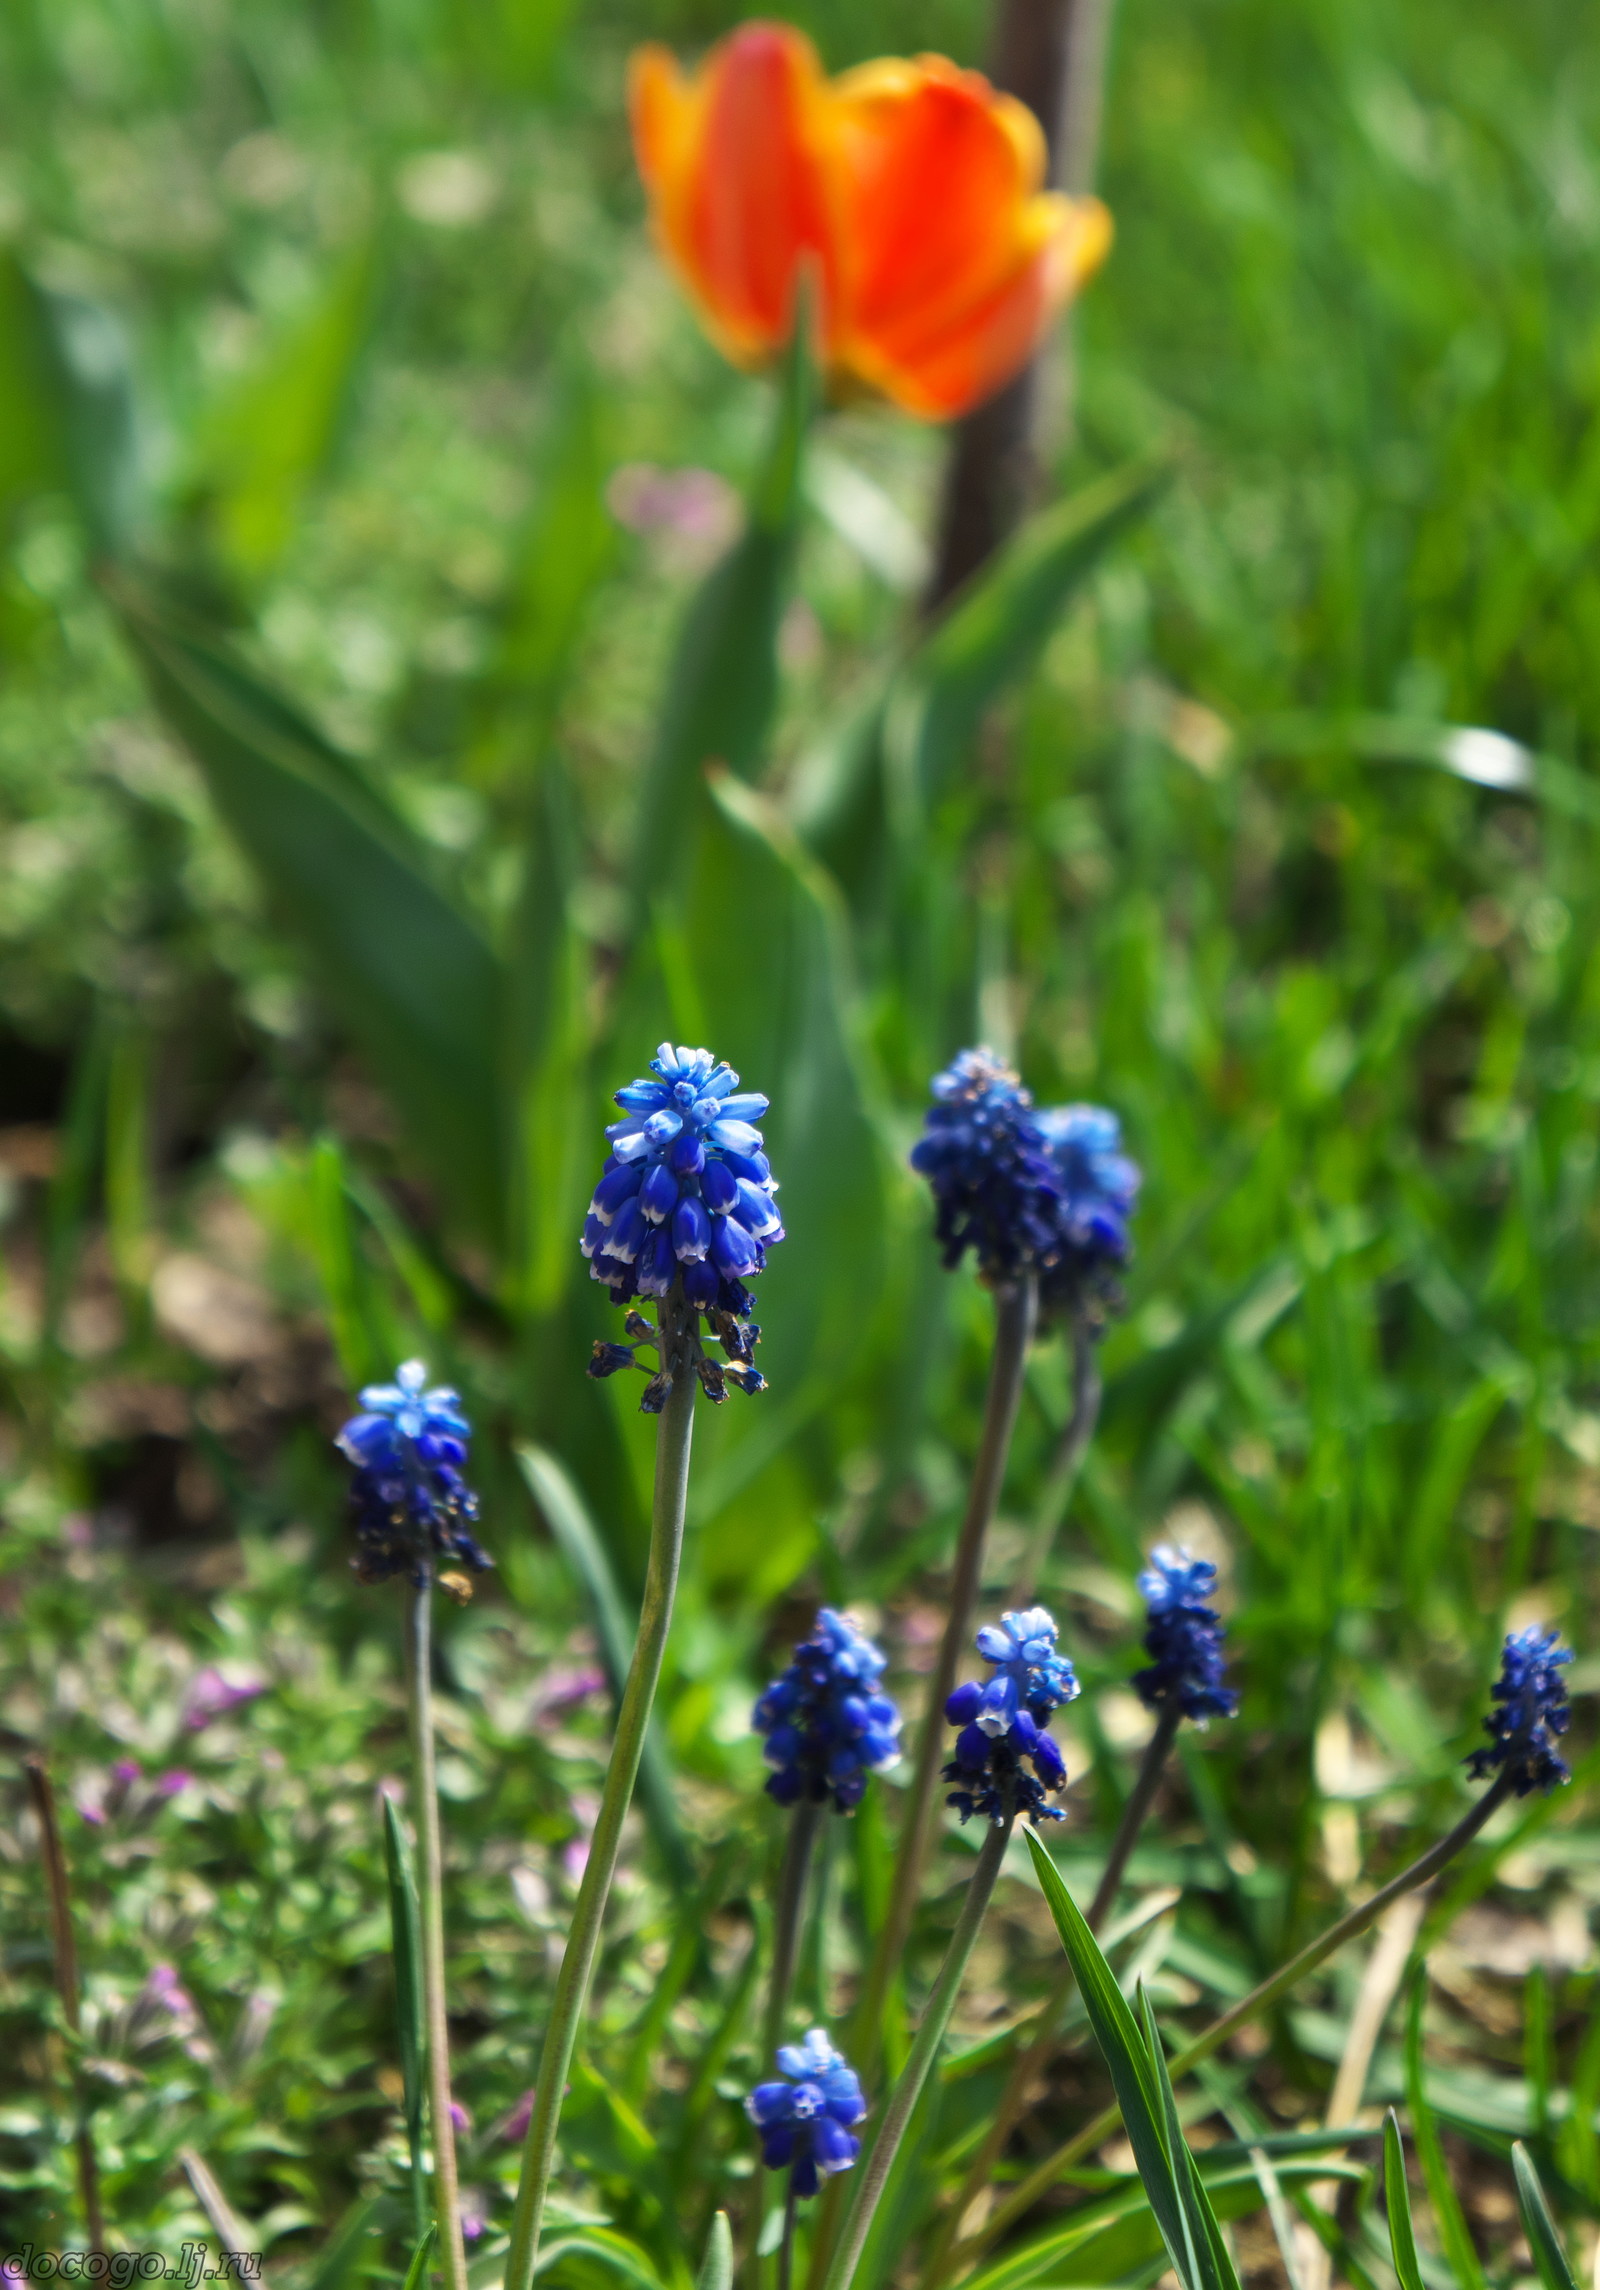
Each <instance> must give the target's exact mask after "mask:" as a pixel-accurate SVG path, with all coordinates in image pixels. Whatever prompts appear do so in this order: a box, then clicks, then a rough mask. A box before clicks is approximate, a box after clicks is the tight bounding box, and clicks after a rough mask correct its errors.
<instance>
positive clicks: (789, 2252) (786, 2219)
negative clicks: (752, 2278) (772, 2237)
mask: <svg viewBox="0 0 1600 2290" xmlns="http://www.w3.org/2000/svg"><path fill="white" fill-rule="evenodd" d="M757 2207H758V2208H759V2205H758V2206H757ZM795 2207H796V2198H795V2191H794V2173H793V2171H791V2172H790V2173H789V2189H788V2192H787V2194H786V2195H785V2196H784V2198H783V2240H782V2241H781V2242H780V2243H779V2245H778V2290H790V2285H791V2284H792V2282H793V2280H794V2220H795Z"/></svg>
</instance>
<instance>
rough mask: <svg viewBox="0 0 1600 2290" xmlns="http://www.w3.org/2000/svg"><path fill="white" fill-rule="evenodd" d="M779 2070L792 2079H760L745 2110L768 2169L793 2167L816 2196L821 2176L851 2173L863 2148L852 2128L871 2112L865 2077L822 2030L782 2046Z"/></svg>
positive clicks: (796, 2179)
mask: <svg viewBox="0 0 1600 2290" xmlns="http://www.w3.org/2000/svg"><path fill="white" fill-rule="evenodd" d="M778 2068H779V2072H780V2073H781V2074H783V2075H785V2076H787V2077H788V2079H789V2080H788V2081H787V2082H786V2083H758V2084H757V2085H756V2087H755V2089H754V2091H752V2092H751V2094H750V2096H749V2098H748V2099H746V2101H745V2103H744V2111H745V2113H746V2114H747V2115H748V2116H749V2118H750V2120H751V2122H752V2123H753V2124H755V2126H756V2128H757V2129H758V2130H759V2132H760V2133H761V2160H762V2161H763V2163H765V2164H766V2166H767V2168H768V2170H769V2171H781V2170H785V2169H787V2170H789V2171H790V2172H791V2173H792V2174H793V2179H792V2183H793V2186H794V2191H795V2193H796V2194H797V2195H814V2194H815V2193H816V2191H817V2183H818V2180H819V2179H825V2178H828V2177H830V2176H831V2175H832V2174H833V2172H835V2171H848V2170H849V2169H850V2167H851V2165H852V2164H853V2163H854V2161H855V2159H856V2157H857V2156H858V2155H859V2154H860V2152H861V2141H860V2140H859V2139H858V2138H857V2137H856V2136H855V2134H854V2132H853V2130H852V2129H851V2126H852V2125H853V2124H856V2123H859V2122H860V2121H861V2119H862V2117H863V2116H864V2115H865V2114H866V2112H867V2103H866V2100H865V2098H864V2097H863V2095H862V2090H861V2082H860V2078H859V2077H858V2076H857V2074H856V2072H855V2069H854V2068H853V2067H849V2066H847V2065H846V2063H845V2058H844V2054H843V2053H842V2052H837V2051H835V2050H834V2048H833V2046H832V2044H831V2043H829V2041H828V2039H827V2037H826V2035H824V2033H823V2031H822V2030H821V2028H813V2029H812V2030H811V2033H810V2034H809V2035H808V2036H807V2037H806V2040H805V2042H804V2043H799V2044H784V2045H782V2046H781V2047H780V2048H779V2051H778Z"/></svg>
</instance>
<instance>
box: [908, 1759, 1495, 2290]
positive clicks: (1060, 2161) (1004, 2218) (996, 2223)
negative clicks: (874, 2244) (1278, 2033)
mask: <svg viewBox="0 0 1600 2290" xmlns="http://www.w3.org/2000/svg"><path fill="white" fill-rule="evenodd" d="M1514 1786H1515V1777H1514V1775H1512V1774H1510V1773H1502V1774H1501V1775H1500V1777H1499V1778H1498V1780H1496V1781H1495V1782H1494V1784H1493V1786H1492V1787H1491V1788H1489V1789H1486V1790H1485V1791H1484V1793H1483V1795H1482V1796H1481V1797H1480V1798H1479V1800H1478V1802H1477V1804H1476V1805H1474V1806H1473V1808H1472V1810H1471V1812H1470V1813H1467V1814H1465V1815H1464V1816H1463V1817H1462V1819H1461V1820H1459V1821H1458V1822H1457V1823H1456V1825H1455V1827H1454V1828H1453V1829H1451V1830H1449V1831H1448V1832H1447V1834H1446V1835H1444V1836H1443V1837H1441V1838H1440V1839H1439V1842H1438V1843H1437V1844H1436V1845H1431V1846H1430V1847H1429V1848H1428V1850H1427V1852H1425V1853H1423V1854H1422V1855H1421V1857H1420V1858H1419V1859H1417V1860H1415V1861H1412V1862H1411V1863H1410V1865H1409V1866H1408V1867H1406V1868H1403V1869H1402V1870H1401V1871H1400V1874H1399V1875H1398V1876H1396V1877H1391V1878H1390V1880H1389V1882H1388V1883H1387V1884H1386V1885H1384V1886H1383V1887H1382V1888H1381V1890H1379V1891H1378V1892H1375V1893H1374V1894H1373V1895H1372V1897H1371V1899H1370V1900H1364V1901H1361V1902H1360V1903H1359V1904H1358V1905H1357V1906H1356V1907H1355V1908H1352V1909H1350V1910H1348V1911H1347V1912H1346V1914H1345V1915H1343V1916H1341V1917H1340V1918H1339V1919H1338V1921H1337V1922H1336V1923H1334V1924H1330V1925H1329V1926H1328V1928H1327V1930H1326V1931H1325V1932H1320V1933H1318V1935H1317V1936H1316V1938H1315V1939H1314V1940H1308V1941H1307V1942H1306V1944H1305V1946H1304V1948H1302V1949H1300V1950H1299V1951H1298V1953H1297V1954H1296V1955H1294V1956H1291V1957H1290V1959H1289V1961H1288V1963H1287V1964H1283V1965H1280V1966H1279V1968H1278V1970H1277V1971H1276V1972H1273V1973H1270V1974H1269V1975H1268V1977H1267V1978H1266V1979H1265V1980H1263V1981H1261V1982H1260V1983H1259V1985H1258V1986H1256V1987H1254V1988H1252V1989H1251V1991H1250V1993H1249V1995H1248V1996H1244V1997H1241V1999H1240V2000H1239V2002H1238V2003H1237V2004H1234V2005H1232V2006H1231V2007H1230V2009H1229V2010H1227V2011H1226V2012H1224V2013H1223V2015H1222V2017H1221V2018H1220V2019H1217V2020H1213V2021H1212V2023H1211V2025H1210V2027H1208V2028H1205V2029H1203V2030H1202V2031H1201V2033H1200V2034H1199V2035H1197V2036H1196V2037H1195V2039H1194V2041H1193V2042H1192V2043H1190V2044H1186V2045H1185V2046H1184V2048H1183V2050H1182V2051H1180V2052H1178V2053H1177V2054H1176V2055H1175V2056H1174V2058H1173V2059H1172V2061H1171V2062H1170V2066H1169V2073H1170V2074H1171V2077H1172V2080H1173V2082H1174V2083H1176V2082H1177V2080H1178V2078H1179V2077H1180V2076H1182V2075H1187V2074H1188V2072H1189V2070H1190V2069H1191V2068H1194V2067H1198V2066H1199V2064H1200V2062H1201V2061H1202V2060H1203V2059H1209V2058H1210V2057H1211V2054H1212V2053H1213V2052H1214V2051H1215V2050H1216V2049H1217V2047H1218V2046H1219V2045H1220V2044H1224V2043H1226V2042H1227V2040H1228V2038H1229V2036H1231V2035H1232V2034H1233V2033H1234V2032H1235V2030H1236V2029H1239V2028H1242V2027H1244V2026H1246V2025H1247V2024H1248V2022H1249V2021H1251V2020H1253V2019H1257V2018H1259V2016H1260V2015H1261V2013H1263V2012H1265V2011H1268V2010H1270V2009H1271V2007H1272V2006H1273V2005H1274V2004H1275V2003H1277V2002H1278V2001H1279V1999H1280V1997H1283V1996H1285V1995H1287V1994H1288V1992H1289V1990H1290V1989H1291V1988H1293V1987H1295V1986H1296V1985H1297V1984H1298V1983H1299V1982H1300V1981H1301V1980H1303V1979H1304V1978H1305V1976H1306V1974H1307V1973H1308V1972H1314V1971H1315V1970H1316V1968H1317V1966H1318V1965H1319V1964H1323V1963H1326V1961H1327V1959H1328V1958H1329V1957H1330V1956H1332V1955H1333V1954H1335V1952H1336V1951H1337V1950H1339V1949H1340V1948H1342V1947H1343V1946H1344V1945H1345V1943H1346V1941H1348V1940H1354V1939H1355V1938H1356V1936H1357V1934H1358V1933H1362V1932H1365V1931H1366V1929H1367V1927H1368V1925H1369V1924H1373V1923H1376V1921H1377V1919H1378V1918H1379V1917H1380V1916H1381V1915H1382V1914H1383V1912H1384V1910H1385V1909H1386V1908H1388V1907H1389V1905H1390V1904H1391V1902H1393V1901H1397V1900H1399V1899H1400V1898H1401V1897H1402V1895H1404V1894H1405V1893H1408V1892H1414V1891H1415V1890H1416V1888H1417V1887H1418V1886H1419V1885H1424V1884H1427V1883H1429V1882H1430V1881H1431V1879H1432V1878H1434V1877H1436V1876H1437V1875H1438V1874H1439V1871H1440V1870H1441V1869H1442V1868H1444V1867H1445V1866H1446V1865H1447V1864H1448V1863H1449V1862H1450V1861H1452V1860H1454V1858H1455V1856H1456V1854H1457V1853H1459V1852H1460V1851H1461V1850H1462V1849H1463V1847H1464V1846H1466V1845H1469V1844H1470V1843H1471V1842H1472V1839H1473V1838H1474V1837H1475V1836H1476V1835H1477V1833H1478V1831H1479V1830H1480V1829H1481V1828H1482V1827H1483V1825H1484V1823H1485V1822H1486V1821H1487V1820H1489V1819H1490V1817H1491V1816H1492V1815H1493V1814H1495V1813H1497V1812H1498V1811H1499V1809H1500V1807H1501V1806H1502V1805H1503V1804H1504V1803H1505V1801H1506V1799H1507V1798H1508V1797H1509V1796H1510V1794H1511V1791H1512V1789H1513V1787H1514ZM1120 2120H1121V2117H1120V2114H1119V2111H1118V2110H1117V2108H1115V2107H1107V2108H1106V2109H1104V2110H1103V2111H1102V2113H1100V2114H1099V2115H1097V2116H1096V2117H1095V2118H1094V2120H1093V2122H1092V2123H1086V2124H1085V2125H1084V2127H1083V2129H1082V2130H1081V2131H1078V2132H1075V2133H1074V2134H1073V2136H1072V2137H1071V2138H1070V2139H1069V2140H1067V2142H1066V2143H1065V2145H1064V2146H1061V2147H1058V2148H1057V2149H1056V2151H1055V2153H1054V2154H1053V2155H1047V2156H1046V2158H1045V2160H1044V2161H1043V2162H1042V2163H1040V2164H1039V2165H1038V2166H1037V2167H1036V2168H1035V2169H1034V2170H1032V2171H1030V2172H1029V2173H1028V2175H1027V2177H1026V2178H1025V2179H1022V2180H1020V2181H1019V2182H1018V2184H1017V2186H1016V2187H1015V2188H1014V2189H1013V2190H1012V2192H1011V2193H1010V2194H1009V2195H1008V2196H1007V2197H1006V2200H1005V2201H1004V2202H1003V2203H1000V2204H998V2205H997V2206H996V2207H995V2209H994V2210H993V2211H992V2212H991V2213H990V2215H989V2217H988V2218H987V2219H986V2220H985V2221H984V2223H983V2225H982V2227H980V2228H979V2230H978V2232H977V2233H976V2234H973V2235H970V2236H969V2237H968V2239H967V2240H966V2241H965V2242H964V2243H962V2244H961V2245H960V2246H959V2247H958V2249H957V2250H956V2253H955V2261H954V2267H953V2269H952V2271H954V2270H955V2269H958V2268H963V2267H965V2266H968V2265H970V2264H971V2263H972V2262H973V2261H974V2260H975V2259H977V2258H978V2257H980V2256H981V2255H982V2253H983V2252H984V2250H986V2249H987V2248H988V2246H989V2244H990V2243H991V2242H992V2241H993V2240H994V2238H995V2237H996V2236H997V2235H999V2234H1003V2233H1004V2232H1005V2230H1006V2228H1007V2227H1009V2226H1011V2225H1013V2224H1014V2223H1015V2221H1016V2220H1017V2219H1019V2218H1020V2217H1021V2216H1022V2215H1023V2213H1024V2212H1025V2211H1028V2210H1030V2209H1031V2208H1032V2207H1033V2205H1034V2204H1035V2203H1036V2202H1037V2201H1038V2200H1039V2198H1040V2196H1041V2195H1043V2194H1045V2193H1047V2192H1048V2190H1049V2189H1050V2188H1051V2187H1053V2186H1054V2185H1055V2183H1056V2181H1057V2180H1058V2179H1059V2178H1060V2176H1061V2174H1062V2172H1063V2171H1069V2170H1071V2169H1072V2167H1073V2165H1074V2164H1075V2163H1080V2162H1082V2160H1083V2158H1084V2156H1085V2155H1089V2154H1092V2153H1093V2152H1094V2150H1095V2148H1097V2147H1099V2146H1101V2145H1103V2143H1104V2142H1105V2141H1106V2140H1107V2139H1109V2138H1110V2136H1111V2134H1112V2133H1113V2132H1114V2131H1115V2129H1116V2127H1117V2124H1118V2122H1119V2121H1120Z"/></svg>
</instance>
